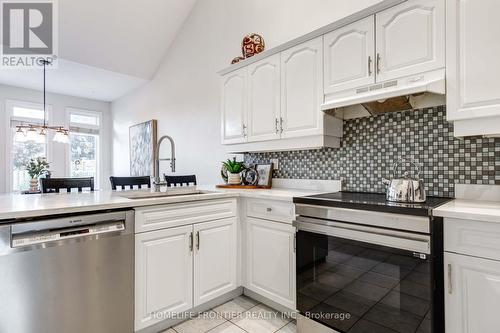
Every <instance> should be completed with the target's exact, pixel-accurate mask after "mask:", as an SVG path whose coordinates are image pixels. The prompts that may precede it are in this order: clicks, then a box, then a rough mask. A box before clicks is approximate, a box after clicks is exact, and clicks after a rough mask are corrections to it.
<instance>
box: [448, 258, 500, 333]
mask: <svg viewBox="0 0 500 333" xmlns="http://www.w3.org/2000/svg"><path fill="white" fill-rule="evenodd" d="M445 269H446V270H447V274H446V278H445V280H446V281H445V286H446V287H447V289H448V290H447V291H446V296H445V297H446V306H445V308H446V332H449V333H497V332H498V331H499V328H500V316H499V315H498V310H499V308H500V262H499V261H494V260H489V259H482V258H477V257H471V256H466V255H460V254H454V253H445Z"/></svg>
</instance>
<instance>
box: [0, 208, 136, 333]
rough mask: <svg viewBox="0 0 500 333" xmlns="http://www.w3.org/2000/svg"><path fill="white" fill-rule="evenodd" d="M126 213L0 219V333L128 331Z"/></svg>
mask: <svg viewBox="0 0 500 333" xmlns="http://www.w3.org/2000/svg"><path fill="white" fill-rule="evenodd" d="M133 318H134V213H133V211H119V212H106V213H101V214H90V215H78V216H68V217H62V218H55V219H47V220H38V221H27V222H23V221H15V222H13V223H10V224H9V223H6V224H0V332H2V333H4V332H5V333H7V332H15V333H33V332H37V333H68V332H71V333H89V332H92V333H113V332H120V333H129V332H130V333H132V332H133V331H134V319H133Z"/></svg>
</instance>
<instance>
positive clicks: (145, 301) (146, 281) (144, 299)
mask: <svg viewBox="0 0 500 333" xmlns="http://www.w3.org/2000/svg"><path fill="white" fill-rule="evenodd" d="M192 228H193V227H192V226H191V225H189V226H184V227H177V228H171V229H165V230H159V231H152V232H146V233H142V234H136V235H135V256H136V258H135V264H136V269H135V329H136V330H140V329H142V328H145V327H148V326H150V325H153V324H155V323H158V322H160V321H162V320H163V318H162V317H161V315H160V316H158V317H155V316H154V313H172V312H182V311H186V310H189V309H191V308H192V307H193V293H192V291H193V288H192V283H193V274H192V272H193V259H192V258H193V255H192V251H191V249H190V244H191V242H190V237H191V231H192Z"/></svg>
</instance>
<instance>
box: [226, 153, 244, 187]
mask: <svg viewBox="0 0 500 333" xmlns="http://www.w3.org/2000/svg"><path fill="white" fill-rule="evenodd" d="M222 164H223V165H224V167H225V168H226V170H227V183H228V184H229V185H240V184H241V172H242V171H243V170H244V169H245V164H243V162H236V158H235V159H233V160H227V161H226V162H222Z"/></svg>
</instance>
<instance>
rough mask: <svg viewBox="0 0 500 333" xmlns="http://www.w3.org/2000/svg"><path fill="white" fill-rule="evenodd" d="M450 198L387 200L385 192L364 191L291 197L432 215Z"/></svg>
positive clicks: (306, 201)
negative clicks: (411, 201)
mask: <svg viewBox="0 0 500 333" xmlns="http://www.w3.org/2000/svg"><path fill="white" fill-rule="evenodd" d="M450 200H452V199H451V198H442V197H427V200H426V202H424V203H403V202H391V201H387V200H386V197H385V194H382V193H364V192H334V193H325V194H317V195H310V196H305V197H295V198H293V202H294V203H298V204H308V205H318V206H329V207H339V208H350V209H361V210H371V211H378V212H385V213H395V214H407V215H418V216H432V210H433V209H435V208H437V207H439V206H441V205H443V204H445V203H447V202H448V201H450Z"/></svg>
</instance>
